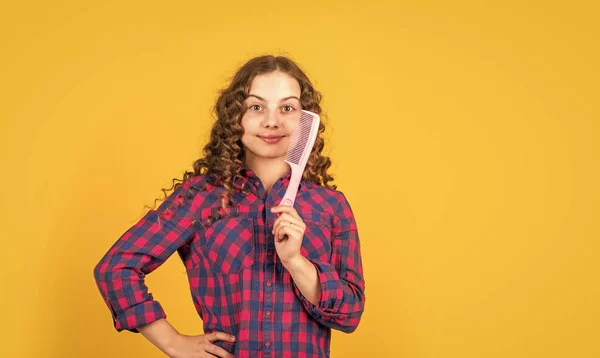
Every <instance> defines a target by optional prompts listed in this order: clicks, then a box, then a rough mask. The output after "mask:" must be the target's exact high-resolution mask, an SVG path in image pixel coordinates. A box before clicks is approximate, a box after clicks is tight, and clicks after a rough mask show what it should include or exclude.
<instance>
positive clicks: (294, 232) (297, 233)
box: [275, 225, 303, 241]
mask: <svg viewBox="0 0 600 358" xmlns="http://www.w3.org/2000/svg"><path fill="white" fill-rule="evenodd" d="M302 234H303V232H302V231H301V230H300V228H299V227H297V226H295V225H294V226H291V227H290V226H287V225H284V226H281V227H280V228H279V230H278V231H277V235H275V237H276V238H277V240H278V241H281V240H283V239H284V238H285V235H287V236H288V237H293V238H298V237H301V235H302Z"/></svg>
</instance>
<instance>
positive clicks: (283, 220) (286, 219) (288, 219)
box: [272, 214, 304, 233]
mask: <svg viewBox="0 0 600 358" xmlns="http://www.w3.org/2000/svg"><path fill="white" fill-rule="evenodd" d="M290 223H292V224H293V226H300V227H304V223H303V222H302V220H299V219H297V218H295V217H293V216H291V215H290V214H282V215H281V216H280V217H279V218H278V219H277V220H275V224H274V225H273V231H272V233H273V232H277V229H278V228H279V226H280V225H285V226H289V225H290Z"/></svg>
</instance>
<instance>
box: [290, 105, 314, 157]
mask: <svg viewBox="0 0 600 358" xmlns="http://www.w3.org/2000/svg"><path fill="white" fill-rule="evenodd" d="M312 122H313V117H312V116H311V115H310V114H308V113H304V112H302V115H301V116H300V119H299V120H298V127H297V129H296V131H295V132H294V133H293V134H292V138H290V142H291V143H290V147H289V149H288V151H287V154H286V155H285V160H286V161H288V162H290V163H293V164H295V165H299V164H300V160H301V159H302V153H304V148H305V147H306V143H307V142H308V138H309V137H310V129H311V126H312Z"/></svg>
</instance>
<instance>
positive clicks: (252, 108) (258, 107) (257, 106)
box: [250, 104, 261, 111]
mask: <svg viewBox="0 0 600 358" xmlns="http://www.w3.org/2000/svg"><path fill="white" fill-rule="evenodd" d="M260 108H261V107H260V105H259V104H253V105H251V106H250V109H251V110H253V111H260Z"/></svg>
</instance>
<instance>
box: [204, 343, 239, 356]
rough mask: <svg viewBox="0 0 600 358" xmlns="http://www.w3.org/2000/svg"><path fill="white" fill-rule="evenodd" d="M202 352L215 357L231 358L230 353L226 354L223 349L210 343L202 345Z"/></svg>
mask: <svg viewBox="0 0 600 358" xmlns="http://www.w3.org/2000/svg"><path fill="white" fill-rule="evenodd" d="M204 351H206V352H207V353H210V354H212V355H214V356H216V357H226V358H230V357H233V356H232V355H231V353H229V352H227V351H226V350H225V349H223V348H221V347H219V346H217V345H214V344H212V343H208V344H206V345H204Z"/></svg>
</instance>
